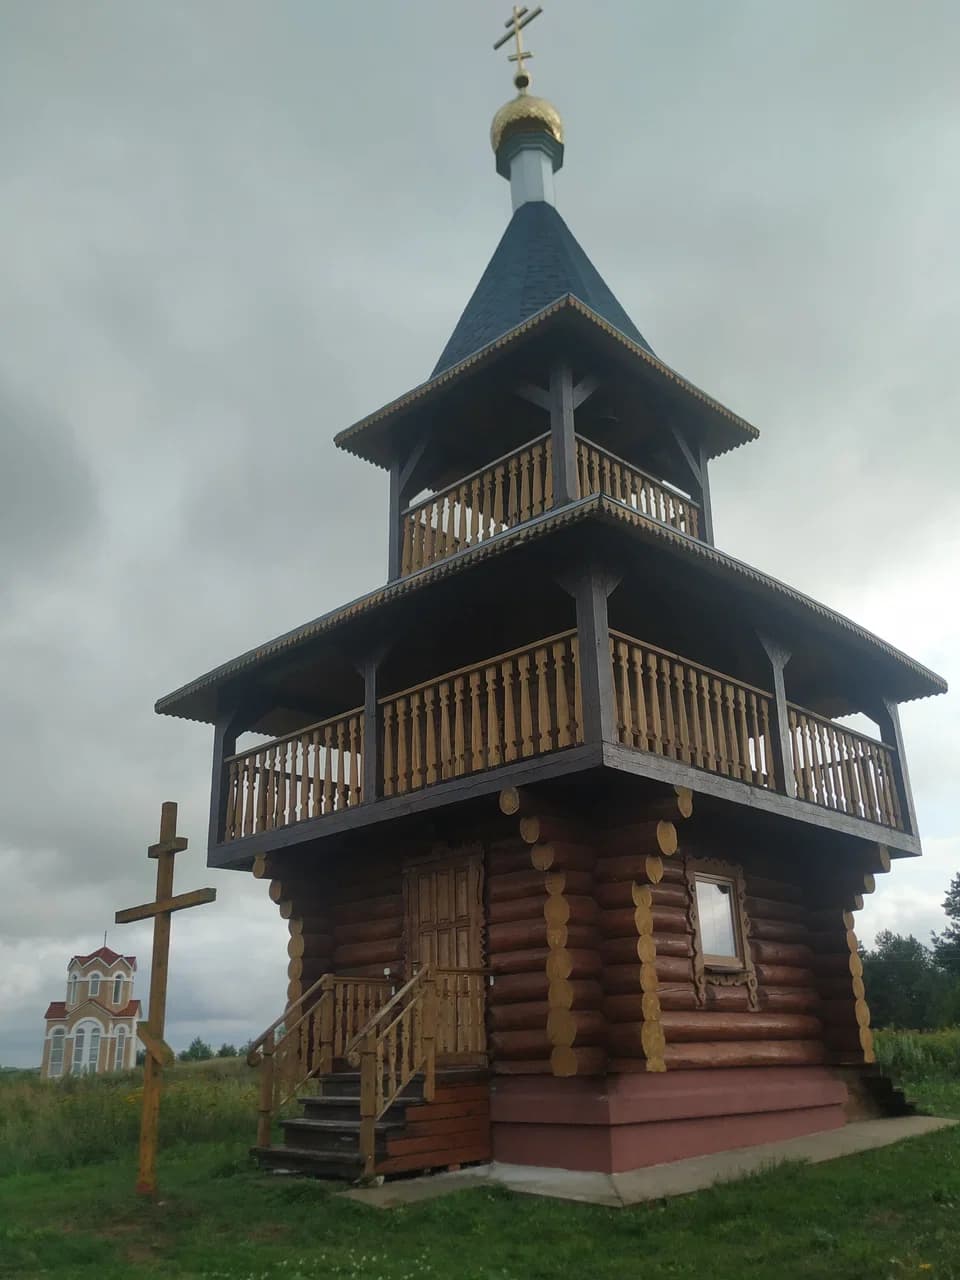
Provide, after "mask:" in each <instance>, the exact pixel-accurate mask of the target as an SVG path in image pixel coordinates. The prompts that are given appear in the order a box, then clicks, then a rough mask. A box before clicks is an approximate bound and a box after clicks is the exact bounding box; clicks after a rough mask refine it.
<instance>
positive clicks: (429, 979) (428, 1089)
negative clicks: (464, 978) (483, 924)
mask: <svg viewBox="0 0 960 1280" xmlns="http://www.w3.org/2000/svg"><path fill="white" fill-rule="evenodd" d="M423 1012H424V1018H423V1098H424V1101H425V1102H432V1101H433V1094H434V1089H435V1087H436V1074H437V1072H436V1068H437V1015H438V1009H437V980H436V978H435V977H434V973H433V970H432V969H428V970H427V974H426V977H425V978H424V982H423Z"/></svg>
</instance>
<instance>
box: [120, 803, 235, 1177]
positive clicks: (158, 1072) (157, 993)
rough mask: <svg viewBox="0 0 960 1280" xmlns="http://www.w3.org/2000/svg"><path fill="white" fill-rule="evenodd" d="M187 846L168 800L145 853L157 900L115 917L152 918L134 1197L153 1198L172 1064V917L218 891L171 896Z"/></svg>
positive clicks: (124, 920) (140, 1029) (141, 1026)
mask: <svg viewBox="0 0 960 1280" xmlns="http://www.w3.org/2000/svg"><path fill="white" fill-rule="evenodd" d="M186 847H187V841H186V837H185V836H178V835H177V806H176V805H175V804H174V803H173V801H171V800H167V801H166V802H165V803H164V804H163V806H162V807H161V809H160V839H159V841H158V842H157V843H156V844H152V845H151V846H150V848H149V849H148V850H147V857H148V858H156V860H157V896H156V898H155V899H154V901H153V902H145V903H143V905H142V906H139V907H128V908H127V909H126V910H125V911H118V912H117V914H116V915H115V916H114V919H115V921H116V923H117V924H130V923H132V922H133V921H134V920H153V963H152V965H151V968H150V1009H149V1013H148V1015H147V1021H146V1022H138V1023H137V1035H138V1036H139V1037H140V1039H141V1041H142V1042H143V1045H144V1048H145V1049H146V1051H147V1056H146V1061H145V1063H144V1071H143V1113H142V1117H141V1120H140V1166H139V1172H138V1175H137V1193H138V1194H139V1195H153V1194H154V1192H155V1191H156V1189H157V1180H156V1162H157V1130H158V1126H159V1119H160V1086H161V1081H162V1076H163V1068H164V1067H165V1066H169V1065H170V1063H171V1062H173V1050H172V1049H171V1048H170V1046H169V1045H168V1044H167V1043H166V1042H165V1041H164V1038H163V1031H164V1022H165V1020H166V1013H167V966H168V962H169V959H170V917H171V916H172V915H173V913H174V911H182V910H183V909H184V908H185V907H199V906H200V905H201V904H202V903H204V902H213V901H214V900H215V898H216V896H217V891H216V889H194V890H193V891H192V892H191V893H179V894H177V895H174V892H173V859H174V857H175V856H176V854H178V853H182V852H183V850H184V849H186Z"/></svg>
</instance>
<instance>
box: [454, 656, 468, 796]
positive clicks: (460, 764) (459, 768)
mask: <svg viewBox="0 0 960 1280" xmlns="http://www.w3.org/2000/svg"><path fill="white" fill-rule="evenodd" d="M453 702H454V716H453V758H454V773H455V774H456V776H457V777H458V778H459V777H460V776H461V774H464V773H466V771H467V741H466V735H465V733H464V724H463V676H457V678H456V679H455V680H454V682H453Z"/></svg>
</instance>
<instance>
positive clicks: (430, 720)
mask: <svg viewBox="0 0 960 1280" xmlns="http://www.w3.org/2000/svg"><path fill="white" fill-rule="evenodd" d="M435 699H436V689H435V688H434V686H433V685H432V684H431V685H428V686H427V687H426V689H424V691H423V715H424V719H425V721H426V731H427V738H426V752H427V769H426V782H427V786H428V787H429V786H432V784H433V783H434V782H436V781H437V779H438V778H439V777H440V770H439V767H438V766H439V761H438V760H437V726H436V722H435V720H434V702H435Z"/></svg>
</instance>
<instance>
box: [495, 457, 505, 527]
mask: <svg viewBox="0 0 960 1280" xmlns="http://www.w3.org/2000/svg"><path fill="white" fill-rule="evenodd" d="M504 527H505V525H504V519H503V465H502V464H501V465H500V466H499V467H497V468H495V470H494V473H493V532H494V533H499V532H500V531H501V530H502V529H503V528H504Z"/></svg>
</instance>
